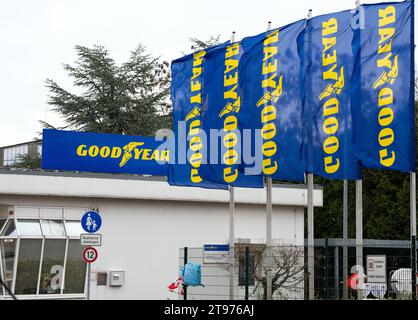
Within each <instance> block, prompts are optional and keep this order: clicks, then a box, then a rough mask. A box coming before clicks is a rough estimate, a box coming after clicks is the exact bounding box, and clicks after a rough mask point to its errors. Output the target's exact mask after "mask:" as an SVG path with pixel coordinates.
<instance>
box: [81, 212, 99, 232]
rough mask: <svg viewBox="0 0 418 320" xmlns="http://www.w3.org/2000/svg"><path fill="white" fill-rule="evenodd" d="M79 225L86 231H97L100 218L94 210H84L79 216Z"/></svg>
mask: <svg viewBox="0 0 418 320" xmlns="http://www.w3.org/2000/svg"><path fill="white" fill-rule="evenodd" d="M81 226H82V227H83V229H84V231H86V232H88V233H94V232H97V231H99V229H100V227H101V226H102V218H101V217H100V215H99V214H98V213H97V212H96V211H89V212H86V213H85V214H84V215H83V217H82V218H81Z"/></svg>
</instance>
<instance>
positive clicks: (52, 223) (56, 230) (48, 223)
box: [42, 220, 65, 237]
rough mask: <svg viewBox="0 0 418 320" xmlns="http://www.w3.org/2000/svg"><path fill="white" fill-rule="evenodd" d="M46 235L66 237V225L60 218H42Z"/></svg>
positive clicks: (43, 230)
mask: <svg viewBox="0 0 418 320" xmlns="http://www.w3.org/2000/svg"><path fill="white" fill-rule="evenodd" d="M42 232H43V234H44V236H51V237H65V232H64V225H63V223H62V221H60V220H42Z"/></svg>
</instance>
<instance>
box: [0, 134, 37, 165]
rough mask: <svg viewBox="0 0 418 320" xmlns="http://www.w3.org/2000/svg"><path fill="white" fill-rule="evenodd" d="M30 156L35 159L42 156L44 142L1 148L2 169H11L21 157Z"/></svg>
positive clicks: (0, 163)
mask: <svg viewBox="0 0 418 320" xmlns="http://www.w3.org/2000/svg"><path fill="white" fill-rule="evenodd" d="M24 155H30V156H31V158H33V159H38V158H40V157H41V156H42V140H35V141H30V142H25V143H19V144H15V145H11V146H5V147H1V148H0V167H10V166H12V165H13V164H15V163H16V161H17V160H18V159H19V156H24Z"/></svg>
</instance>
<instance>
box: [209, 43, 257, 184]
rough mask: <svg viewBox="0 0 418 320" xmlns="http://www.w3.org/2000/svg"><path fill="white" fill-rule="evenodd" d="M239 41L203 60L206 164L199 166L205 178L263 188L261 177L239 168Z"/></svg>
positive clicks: (240, 150) (242, 143) (241, 128)
mask: <svg viewBox="0 0 418 320" xmlns="http://www.w3.org/2000/svg"><path fill="white" fill-rule="evenodd" d="M242 52H243V50H242V46H241V44H240V43H239V42H235V43H231V44H228V45H227V46H223V47H218V48H216V49H215V50H211V51H210V52H208V53H207V55H206V56H205V60H204V62H203V93H202V99H203V106H202V129H203V130H204V132H205V133H206V136H207V139H208V142H209V143H208V150H207V151H208V153H207V155H208V164H207V165H204V166H203V167H202V176H203V177H204V178H205V179H208V180H212V181H215V182H217V183H221V184H228V185H231V186H236V187H248V188H262V187H263V186H264V183H263V177H262V176H250V175H245V174H244V173H243V172H242V171H240V170H239V169H240V166H241V164H242V160H243V156H242V155H243V152H244V149H243V148H244V147H245V143H244V140H243V130H244V129H245V128H246V127H245V126H243V125H242V123H240V122H239V118H240V114H241V101H242V100H241V93H240V89H239V77H240V75H239V63H240V58H241V56H242Z"/></svg>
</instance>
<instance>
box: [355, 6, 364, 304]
mask: <svg viewBox="0 0 418 320" xmlns="http://www.w3.org/2000/svg"><path fill="white" fill-rule="evenodd" d="M359 7H360V0H356V8H357V9H358V8H359ZM356 265H357V266H361V268H360V270H364V267H363V180H362V179H359V180H356ZM360 270H359V271H360ZM363 285H364V278H363V277H362V276H361V277H359V282H358V289H357V298H358V299H363Z"/></svg>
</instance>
